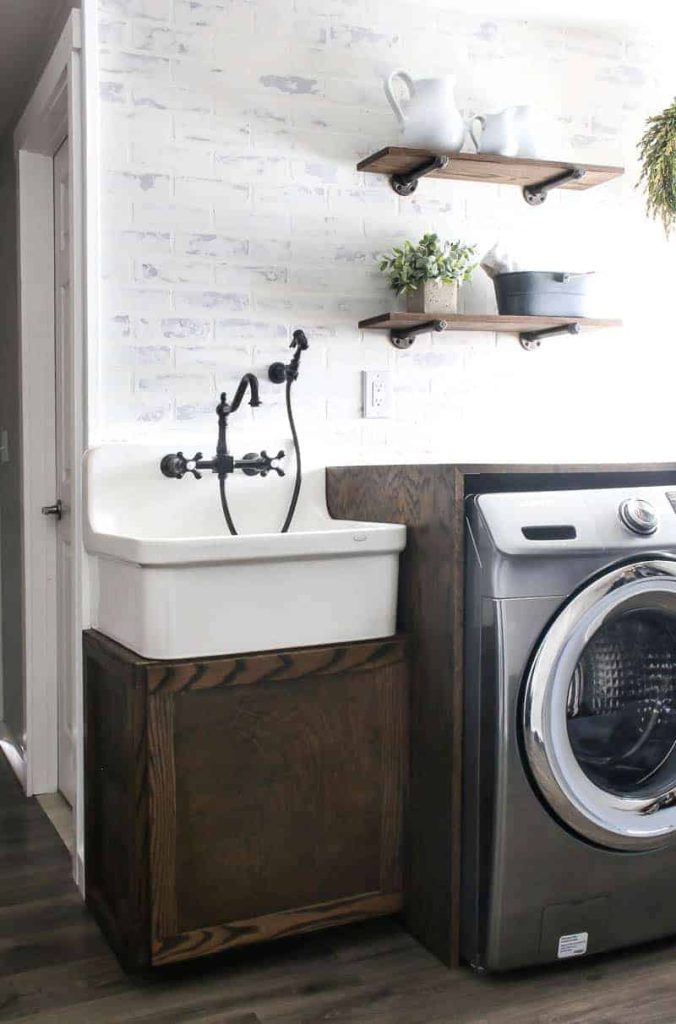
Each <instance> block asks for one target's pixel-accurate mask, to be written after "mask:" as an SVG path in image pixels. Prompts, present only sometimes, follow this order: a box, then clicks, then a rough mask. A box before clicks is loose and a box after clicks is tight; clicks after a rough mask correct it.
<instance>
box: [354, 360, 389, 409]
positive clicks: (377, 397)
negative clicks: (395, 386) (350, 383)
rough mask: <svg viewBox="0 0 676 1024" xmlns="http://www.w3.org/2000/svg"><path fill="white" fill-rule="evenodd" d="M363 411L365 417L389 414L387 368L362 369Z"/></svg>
mask: <svg viewBox="0 0 676 1024" xmlns="http://www.w3.org/2000/svg"><path fill="white" fill-rule="evenodd" d="M361 379H362V393H363V402H362V405H363V411H364V416H365V417H366V418H367V419H386V418H387V417H388V416H390V415H391V405H392V386H391V382H390V373H389V370H362V375H361Z"/></svg>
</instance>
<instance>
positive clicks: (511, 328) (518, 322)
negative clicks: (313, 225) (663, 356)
mask: <svg viewBox="0 0 676 1024" xmlns="http://www.w3.org/2000/svg"><path fill="white" fill-rule="evenodd" d="M433 320H436V321H442V320H443V322H444V323H445V324H446V326H445V327H444V331H503V332H504V333H506V334H521V333H522V332H523V331H543V330H549V329H550V328H551V327H567V326H568V325H570V324H580V326H581V327H583V328H584V327H589V328H592V327H621V326H622V321H621V320H597V319H589V318H586V317H580V316H498V315H497V314H488V313H481V314H466V313H455V314H453V315H452V316H451V315H447V316H442V315H441V314H435V313H381V314H380V315H379V316H371V317H368V318H367V319H366V320H360V321H359V327H361V328H362V330H368V331H381V330H382V331H385V330H388V331H389V330H405V329H406V328H410V327H418V326H420V324H426V323H430V321H433Z"/></svg>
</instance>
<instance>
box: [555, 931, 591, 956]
mask: <svg viewBox="0 0 676 1024" xmlns="http://www.w3.org/2000/svg"><path fill="white" fill-rule="evenodd" d="M588 942H589V932H576V933H575V935H562V936H561V938H560V939H559V954H558V955H559V960H563V959H564V957H567V956H582V954H583V953H586V952H587V943H588Z"/></svg>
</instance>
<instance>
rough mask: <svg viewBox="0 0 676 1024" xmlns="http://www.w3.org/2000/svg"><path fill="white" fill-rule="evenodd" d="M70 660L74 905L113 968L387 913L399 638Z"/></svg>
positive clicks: (402, 673) (398, 785) (394, 886)
mask: <svg viewBox="0 0 676 1024" xmlns="http://www.w3.org/2000/svg"><path fill="white" fill-rule="evenodd" d="M84 656H85V705H86V741H85V751H86V754H85V757H86V766H85V774H86V802H85V806H86V811H85V813H86V889H87V902H88V905H89V906H90V907H91V909H92V911H93V912H94V914H95V915H96V917H97V919H98V921H99V923H100V925H101V927H102V928H103V930H104V932H105V933H106V935H107V936H108V938H109V940H110V942H111V944H112V945H113V947H114V948H115V950H116V951H117V953H118V955H119V956H120V958H121V960H122V961H123V962H124V963H125V965H126V966H128V967H140V966H144V965H147V964H165V963H170V962H173V961H178V960H184V959H188V958H191V957H197V956H202V955H205V954H207V953H212V952H216V951H217V950H222V949H227V948H232V947H236V946H241V945H244V944H247V943H252V942H258V941H261V940H264V939H269V938H274V937H276V936H283V935H291V934H295V933H299V932H303V931H311V930H315V929H319V928H324V927H327V926H329V925H331V924H340V923H344V922H347V921H354V920H358V919H360V918H366V917H373V916H378V915H385V914H391V913H394V912H397V911H398V910H400V909H401V907H402V905H403V897H402V847H403V814H404V802H405V789H406V778H407V761H408V755H407V751H408V678H407V664H406V654H405V641H404V640H403V638H400V637H395V638H391V639H386V640H380V641H368V642H364V643H357V644H341V645H336V646H331V647H322V648H308V649H303V650H293V651H284V652H275V653H268V654H257V655H250V656H237V657H225V658H208V659H204V660H201V661H190V662H187V661H180V662H159V661H150V660H147V659H144V658H141V657H139V656H137V655H135V654H133V653H132V652H131V651H128V650H126V649H125V648H123V647H120V646H119V645H118V644H115V643H114V642H112V641H111V640H108V639H107V638H105V637H103V636H101V635H100V634H98V633H96V632H94V631H88V632H87V633H85V637H84Z"/></svg>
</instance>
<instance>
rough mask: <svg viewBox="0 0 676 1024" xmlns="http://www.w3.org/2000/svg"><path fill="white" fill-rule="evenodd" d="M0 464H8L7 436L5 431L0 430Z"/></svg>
mask: <svg viewBox="0 0 676 1024" xmlns="http://www.w3.org/2000/svg"><path fill="white" fill-rule="evenodd" d="M0 462H9V435H8V433H7V431H6V430H0Z"/></svg>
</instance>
